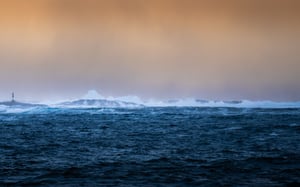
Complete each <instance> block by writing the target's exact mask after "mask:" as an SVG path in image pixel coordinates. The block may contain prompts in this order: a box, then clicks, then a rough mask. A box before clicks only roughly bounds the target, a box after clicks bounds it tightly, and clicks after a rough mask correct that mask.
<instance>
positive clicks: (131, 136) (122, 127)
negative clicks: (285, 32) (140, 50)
mask: <svg viewBox="0 0 300 187" xmlns="http://www.w3.org/2000/svg"><path fill="white" fill-rule="evenodd" d="M8 185H12V186H15V185H17V186H18V185H20V186H22V185H27V186H35V185H37V186H70V185H71V186H76V185H78V186H80V185H81V186H201V185H202V186H288V185H290V186H297V185H300V109H249V108H248V109H243V108H196V107H191V108H183V107H179V108H176V107H167V108H136V109H124V108H123V109H121V108H120V109H95V108H94V109H55V108H52V109H51V108H46V109H34V110H28V111H21V112H20V111H18V112H13V111H11V112H2V113H1V112H0V186H8Z"/></svg>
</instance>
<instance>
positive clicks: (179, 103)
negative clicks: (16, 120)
mask: <svg viewBox="0 0 300 187" xmlns="http://www.w3.org/2000/svg"><path fill="white" fill-rule="evenodd" d="M80 100H81V102H77V103H76V101H80ZM92 100H93V101H92ZM68 102H69V103H70V102H75V103H76V104H75V105H71V104H69V105H67V104H66V103H68ZM110 102H111V104H112V106H109V103H110ZM40 104H46V105H48V107H50V108H56V107H59V108H116V107H122V108H132V107H137V106H138V107H140V106H141V105H142V106H144V107H234V108H300V101H299V102H273V101H250V100H243V101H207V100H199V99H194V98H183V99H173V100H158V99H141V98H140V97H138V96H130V95H128V96H118V97H113V96H103V95H101V94H99V93H98V92H97V91H96V90H90V91H88V93H87V94H86V95H84V96H83V97H81V98H78V99H72V100H65V101H56V102H54V101H47V102H41V103H40ZM135 104H137V105H135ZM32 110H42V109H37V108H20V107H9V106H1V105H0V113H22V112H28V111H32Z"/></svg>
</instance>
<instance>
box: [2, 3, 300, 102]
mask: <svg viewBox="0 0 300 187" xmlns="http://www.w3.org/2000/svg"><path fill="white" fill-rule="evenodd" d="M299 14H300V3H299V1H297V0H252V1H246V0H245V1H243V0H26V1H24V0H0V86H1V89H0V98H3V99H4V98H5V97H6V96H7V95H9V93H10V92H11V90H15V91H16V92H17V93H19V94H18V95H21V96H20V97H21V98H31V97H35V98H38V99H45V98H65V97H69V96H72V97H75V96H78V95H82V94H83V93H84V92H86V90H88V89H97V90H98V91H100V92H102V93H103V94H104V95H124V94H135V95H140V96H143V97H164V98H166V97H170V98H172V97H197V98H204V99H253V100H265V99H270V100H287V101H290V100H300V81H299V80H300V76H299V75H300V55H299V54H300V19H299V17H300V15H299Z"/></svg>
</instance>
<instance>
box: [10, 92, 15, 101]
mask: <svg viewBox="0 0 300 187" xmlns="http://www.w3.org/2000/svg"><path fill="white" fill-rule="evenodd" d="M11 102H15V93H14V92H12V93H11Z"/></svg>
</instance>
